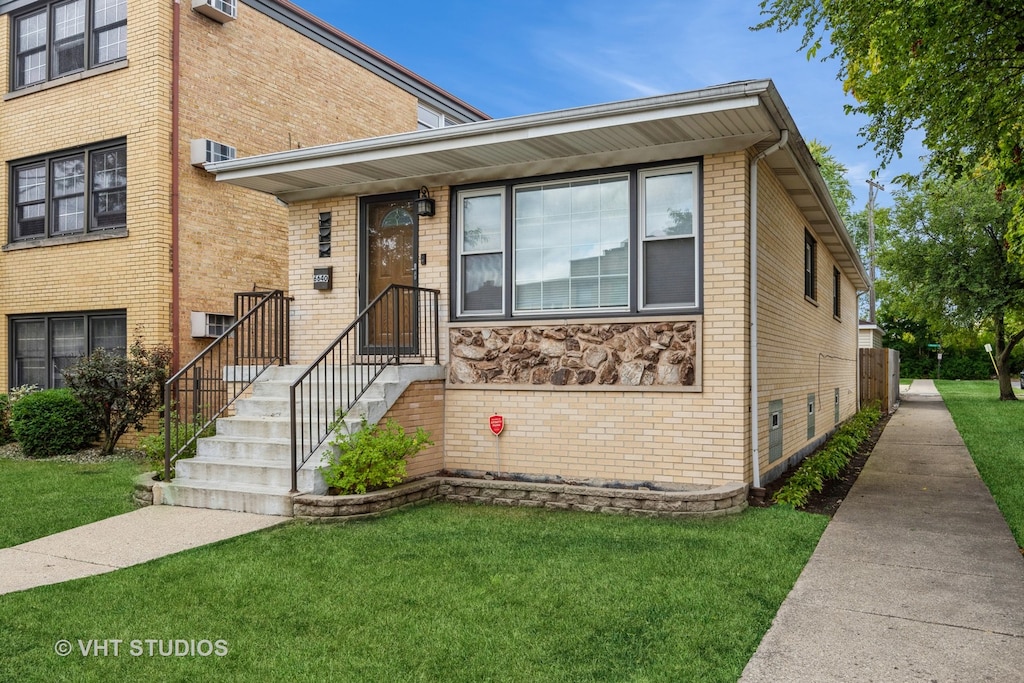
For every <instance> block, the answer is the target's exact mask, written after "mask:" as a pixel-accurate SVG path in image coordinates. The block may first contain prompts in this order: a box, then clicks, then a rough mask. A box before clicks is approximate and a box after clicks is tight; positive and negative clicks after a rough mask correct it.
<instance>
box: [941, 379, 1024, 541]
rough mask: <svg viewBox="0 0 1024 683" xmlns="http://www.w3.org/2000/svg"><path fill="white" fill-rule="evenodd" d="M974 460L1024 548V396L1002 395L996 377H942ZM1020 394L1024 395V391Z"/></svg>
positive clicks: (952, 411)
mask: <svg viewBox="0 0 1024 683" xmlns="http://www.w3.org/2000/svg"><path fill="white" fill-rule="evenodd" d="M935 386H936V388H938V390H939V393H940V394H942V398H943V400H944V401H945V402H946V407H947V408H949V412H950V414H951V415H952V416H953V422H955V423H956V428H957V430H958V431H959V432H960V435H961V436H962V437H963V439H964V443H965V444H967V450H969V451H970V452H971V457H972V458H973V459H974V464H975V465H976V466H977V467H978V472H979V473H980V474H981V478H982V479H983V480H984V481H985V484H986V485H987V486H988V489H989V491H991V492H992V496H993V497H994V498H995V499H996V504H997V505H998V506H999V509H1000V510H1001V511H1002V513H1003V517H1005V518H1006V521H1007V523H1008V524H1009V525H1010V530H1011V531H1012V532H1013V536H1014V538H1016V539H1017V545H1018V546H1020V547H1022V548H1024V430H1022V429H1021V424H1024V400H1021V401H1000V400H999V386H998V385H997V384H996V383H995V382H994V381H992V382H950V381H937V382H935ZM1017 396H1018V397H1019V398H1021V399H1024V393H1022V392H1020V391H1018V392H1017Z"/></svg>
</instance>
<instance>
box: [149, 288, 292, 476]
mask: <svg viewBox="0 0 1024 683" xmlns="http://www.w3.org/2000/svg"><path fill="white" fill-rule="evenodd" d="M257 298H258V300H257ZM254 301H255V303H253V302H254ZM288 302H289V299H288V298H287V297H286V296H285V295H284V292H282V291H281V290H274V291H272V292H245V293H244V294H241V295H236V298H235V313H236V316H238V315H239V314H241V315H240V317H238V320H237V321H236V322H235V324H234V325H232V326H231V327H229V328H228V329H227V330H226V331H225V332H224V334H222V335H221V336H219V337H217V339H215V340H214V341H213V343H211V344H210V345H209V346H208V347H206V348H205V349H204V350H203V351H202V352H201V353H200V354H199V355H198V356H196V357H195V358H193V359H192V360H191V361H189V363H188V364H187V365H185V366H184V367H183V368H181V370H179V371H178V372H177V373H175V375H174V376H173V377H171V378H170V379H169V380H167V382H166V383H165V384H164V481H170V479H171V468H172V466H173V464H174V462H175V461H176V460H177V459H178V457H179V456H180V455H181V454H182V453H183V452H184V451H185V450H186V449H187V448H188V447H189V446H191V445H192V444H193V443H194V442H195V441H196V439H198V438H199V437H200V436H202V435H203V433H204V432H206V431H207V429H208V428H209V427H210V425H212V424H213V423H214V421H215V420H216V419H217V418H218V417H220V416H221V415H222V414H223V413H224V411H225V410H227V408H228V406H230V405H231V404H232V403H234V401H235V399H237V398H238V397H239V396H241V395H242V393H243V392H244V391H245V390H246V389H248V388H249V387H250V386H251V385H252V383H253V382H254V381H255V380H256V379H257V378H258V377H259V376H260V375H262V374H263V372H264V371H265V370H266V369H267V368H269V367H270V366H272V365H275V364H276V365H286V364H287V363H288V346H289V344H288V337H289V335H288ZM242 311H245V312H244V313H242ZM229 365H233V366H234V367H235V374H234V376H232V377H228V376H227V366H229ZM232 385H233V391H232V390H230V389H229V386H232ZM175 415H176V416H177V417H178V419H179V420H180V422H181V423H183V424H188V427H186V428H184V429H182V430H180V432H179V430H176V429H175V425H173V424H172V422H173V418H174V416H175ZM172 432H179V433H175V434H174V437H175V438H174V442H175V445H174V447H173V449H172V446H171V440H172ZM179 437H183V440H179ZM172 450H173V452H172Z"/></svg>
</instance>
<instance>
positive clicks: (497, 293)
mask: <svg viewBox="0 0 1024 683" xmlns="http://www.w3.org/2000/svg"><path fill="white" fill-rule="evenodd" d="M698 197H699V166H698V165H697V164H682V165H677V166H669V167H659V168H634V169H625V170H616V171H614V172H608V173H600V174H590V175H579V176H573V177H560V178H553V179H530V180H523V181H510V182H507V183H502V184H500V185H497V186H488V187H475V188H467V189H463V190H457V191H456V195H455V207H456V220H455V224H456V234H455V235H454V238H455V242H456V244H457V246H458V253H457V256H456V259H455V261H454V262H453V265H454V267H455V270H456V272H455V276H456V281H457V283H458V286H457V294H456V295H455V298H456V300H455V301H454V304H455V309H456V315H457V316H459V317H481V318H484V317H486V318H510V317H526V316H536V315H541V316H543V315H561V314H566V315H579V316H584V315H622V314H631V313H643V312H648V311H653V310H664V309H669V310H673V311H680V312H682V311H695V310H697V309H698V308H699V306H700V303H699V285H700V270H699V258H700V249H699V238H700V230H699V226H700V217H699V205H698V202H697V198H698ZM507 203H510V204H511V205H510V206H508V205H507Z"/></svg>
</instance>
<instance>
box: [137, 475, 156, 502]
mask: <svg viewBox="0 0 1024 683" xmlns="http://www.w3.org/2000/svg"><path fill="white" fill-rule="evenodd" d="M154 476H156V472H146V473H145V474H140V475H139V476H137V477H135V485H134V487H133V489H132V502H133V503H134V504H135V507H139V508H144V507H146V506H147V505H152V504H153V484H154V481H153V477H154Z"/></svg>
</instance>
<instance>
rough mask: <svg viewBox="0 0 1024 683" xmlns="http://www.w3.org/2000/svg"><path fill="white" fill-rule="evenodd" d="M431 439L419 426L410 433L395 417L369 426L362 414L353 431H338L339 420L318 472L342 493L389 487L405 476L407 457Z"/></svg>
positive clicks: (418, 450)
mask: <svg viewBox="0 0 1024 683" xmlns="http://www.w3.org/2000/svg"><path fill="white" fill-rule="evenodd" d="M433 443H434V442H433V441H431V440H430V435H429V434H427V432H426V431H425V430H423V429H422V428H419V429H417V430H416V435H415V436H409V435H408V434H406V433H405V430H404V429H402V426H401V425H399V424H398V423H397V422H395V421H394V420H388V421H387V422H386V423H385V424H376V425H373V426H370V425H368V424H367V422H366V418H365V417H364V418H363V423H362V426H361V427H360V429H359V430H358V431H356V432H354V433H352V434H343V433H341V431H340V420H339V423H338V424H337V425H336V426H335V437H334V439H332V440H331V445H332V446H334V452H333V453H332V455H331V456H330V457H329V460H328V464H327V465H326V466H325V467H323V468H321V472H322V473H323V475H324V481H326V482H327V485H328V486H330V487H332V488H336V489H338V492H339V493H342V494H348V493H366V492H367V491H368V490H370V491H372V490H374V489H380V488H390V487H392V486H395V485H396V484H400V483H402V480H403V479H405V466H406V459H407V458H411V457H413V456H415V455H416V454H417V453H419V452H420V451H421V450H423V449H424V448H426V447H427V446H431V445H433Z"/></svg>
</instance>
